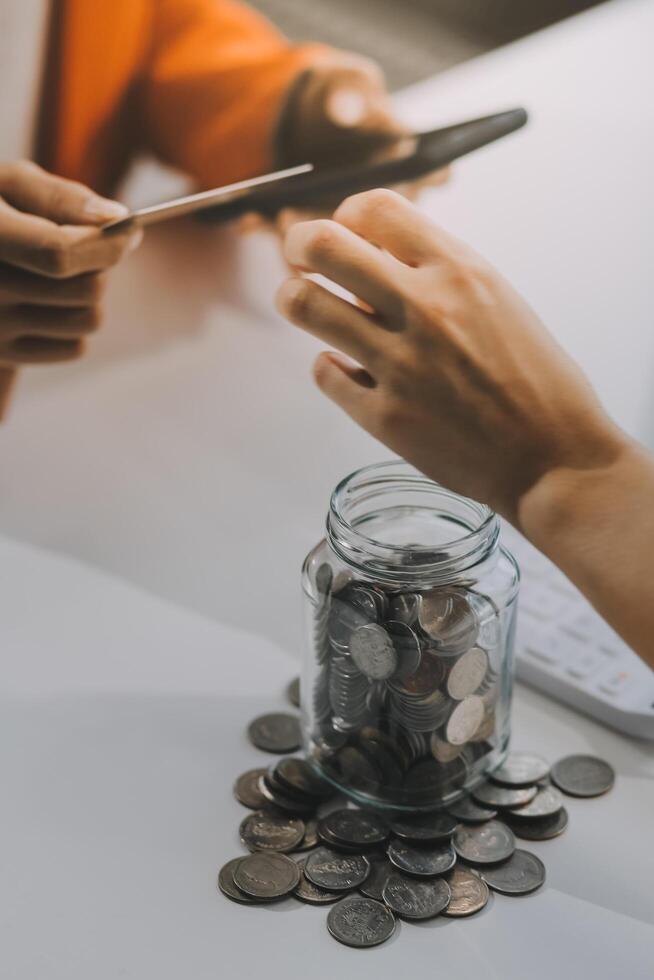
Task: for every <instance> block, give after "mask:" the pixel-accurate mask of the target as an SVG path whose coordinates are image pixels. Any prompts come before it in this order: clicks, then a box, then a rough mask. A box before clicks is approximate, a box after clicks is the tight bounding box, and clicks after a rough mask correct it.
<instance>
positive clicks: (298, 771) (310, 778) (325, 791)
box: [273, 755, 336, 800]
mask: <svg viewBox="0 0 654 980" xmlns="http://www.w3.org/2000/svg"><path fill="white" fill-rule="evenodd" d="M273 772H274V775H275V779H276V780H277V782H278V783H279V784H280V785H281V786H283V787H284V788H285V789H286V792H287V793H296V794H299V795H300V796H311V797H315V798H316V799H317V800H327V799H329V798H330V796H333V795H334V793H335V792H336V790H335V789H334V787H333V786H332V785H331V784H330V783H328V782H327V780H326V779H323V778H322V776H320V775H319V774H318V772H317V771H316V770H315V769H314V767H313V766H312V765H311V764H310V763H308V762H307V761H306V759H302V758H300V757H299V756H295V755H288V756H284V758H283V759H280V760H279V762H277V763H276V764H275V766H274V768H273Z"/></svg>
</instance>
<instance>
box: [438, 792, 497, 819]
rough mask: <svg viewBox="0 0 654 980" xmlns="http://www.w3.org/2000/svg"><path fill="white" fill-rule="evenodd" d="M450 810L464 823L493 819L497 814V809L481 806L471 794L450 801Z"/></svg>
mask: <svg viewBox="0 0 654 980" xmlns="http://www.w3.org/2000/svg"><path fill="white" fill-rule="evenodd" d="M448 810H449V811H450V813H451V814H453V815H454V816H455V817H456V818H457V820H462V821H463V822H464V823H484V821H485V820H493V818H494V817H496V816H497V810H491V809H489V808H488V807H485V806H480V805H479V804H478V803H475V801H474V800H473V799H471V798H470V797H469V796H462V797H461V799H459V800H456V801H455V802H454V803H450V805H449V806H448Z"/></svg>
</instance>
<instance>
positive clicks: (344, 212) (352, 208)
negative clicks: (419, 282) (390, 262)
mask: <svg viewBox="0 0 654 980" xmlns="http://www.w3.org/2000/svg"><path fill="white" fill-rule="evenodd" d="M334 221H336V222H338V223H339V224H342V225H344V226H345V227H346V228H348V229H349V230H350V231H352V232H354V233H355V234H356V235H361V236H362V237H363V238H365V239H366V240H367V241H369V242H374V243H375V244H376V245H379V246H380V247H381V248H384V249H386V250H387V251H388V252H390V253H391V254H392V255H394V256H395V258H396V259H399V260H400V262H404V263H405V264H406V265H410V266H417V265H427V264H430V263H434V262H437V261H438V260H439V259H440V258H442V257H443V256H444V255H446V254H448V253H450V252H451V251H452V249H453V248H454V247H455V246H459V243H458V242H457V241H456V239H454V238H453V237H452V236H450V235H448V234H447V232H445V231H443V229H442V228H439V227H438V226H437V225H435V224H434V223H433V222H431V221H429V219H428V218H426V217H425V216H424V215H423V214H421V212H420V211H419V210H418V209H417V208H416V207H414V206H413V205H412V204H410V203H409V201H407V200H406V199H405V198H404V197H402V196H401V195H400V194H396V193H395V191H391V190H386V189H383V188H380V189H379V190H373V191H365V192H364V193H362V194H354V195H352V197H348V198H347V199H346V200H345V201H343V203H342V204H341V205H340V207H338V208H337V209H336V212H335V213H334Z"/></svg>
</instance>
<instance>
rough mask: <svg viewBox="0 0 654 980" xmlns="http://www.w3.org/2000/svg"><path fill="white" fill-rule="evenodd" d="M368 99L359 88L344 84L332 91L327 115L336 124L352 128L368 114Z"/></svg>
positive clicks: (327, 106)
mask: <svg viewBox="0 0 654 980" xmlns="http://www.w3.org/2000/svg"><path fill="white" fill-rule="evenodd" d="M367 109H368V100H367V98H366V96H365V95H364V94H363V92H360V91H359V90H358V89H355V88H351V87H349V86H348V87H347V88H346V87H345V86H342V87H341V88H337V89H335V90H334V91H333V92H331V93H330V95H329V97H328V99H327V105H326V112H327V116H328V118H329V119H330V121H331V122H332V123H334V125H335V126H342V127H343V128H344V129H350V128H352V127H354V126H358V125H359V124H360V123H361V122H362V121H363V119H364V118H365V116H366V112H367Z"/></svg>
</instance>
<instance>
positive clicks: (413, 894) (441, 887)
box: [383, 872, 452, 919]
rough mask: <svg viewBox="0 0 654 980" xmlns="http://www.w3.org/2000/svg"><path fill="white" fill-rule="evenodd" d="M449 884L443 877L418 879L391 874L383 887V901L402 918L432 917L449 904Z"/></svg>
mask: <svg viewBox="0 0 654 980" xmlns="http://www.w3.org/2000/svg"><path fill="white" fill-rule="evenodd" d="M451 894H452V893H451V891H450V886H449V885H448V883H447V882H446V881H445V879H444V878H435V879H433V880H431V881H419V880H418V879H416V878H409V877H408V876H407V875H403V874H398V873H397V872H395V873H394V874H392V875H391V876H390V877H389V879H388V881H387V882H386V885H385V887H384V892H383V898H384V902H385V903H386V905H388V907H389V908H390V909H391V911H393V912H395V914H396V915H399V916H400V917H401V918H403V919H433V918H434V917H435V916H437V915H440V913H441V912H442V911H443V909H446V908H447V906H448V905H449V901H450V897H451Z"/></svg>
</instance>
